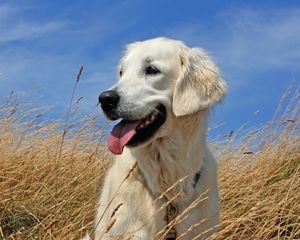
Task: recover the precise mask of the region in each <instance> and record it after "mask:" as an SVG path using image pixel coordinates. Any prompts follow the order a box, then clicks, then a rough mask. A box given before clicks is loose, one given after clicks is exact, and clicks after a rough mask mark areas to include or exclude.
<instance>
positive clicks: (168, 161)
mask: <svg viewBox="0 0 300 240" xmlns="http://www.w3.org/2000/svg"><path fill="white" fill-rule="evenodd" d="M225 92H226V83H225V82H224V80H223V79H222V78H221V76H220V74H219V70H218V68H217V66H216V65H215V64H214V62H213V61H212V59H211V58H210V57H209V56H208V55H207V54H206V53H205V52H204V51H203V50H202V49H199V48H188V47H187V46H186V45H185V44H183V43H182V42H180V41H176V40H172V39H167V38H155V39H151V40H147V41H143V42H136V43H133V44H130V45H128V46H127V50H126V53H125V56H124V57H123V58H122V59H121V63H120V67H119V81H118V82H117V84H116V85H114V86H113V87H111V88H110V89H109V90H107V91H105V92H103V93H102V94H101V95H100V97H99V101H100V103H101V107H102V109H103V111H104V113H105V114H106V116H107V117H108V118H109V119H111V120H117V119H121V121H120V122H119V123H118V124H117V125H116V126H115V127H114V128H113V130H112V132H111V133H110V135H109V138H108V148H109V149H110V151H111V152H113V153H114V154H117V155H118V156H117V157H116V158H115V159H114V161H113V163H112V167H111V168H110V169H109V171H108V173H107V176H106V178H105V180H104V185H103V189H102V194H101V197H100V200H99V206H98V209H97V215H96V220H95V229H96V231H95V239H97V240H99V239H105V240H106V239H144V240H147V239H148V240H153V239H170V240H171V239H181V240H191V239H206V238H208V237H209V236H211V235H212V234H213V233H214V232H215V230H216V226H217V225H218V222H219V203H218V201H219V198H218V186H217V175H216V163H215V160H214V158H213V156H212V154H211V153H210V151H209V149H208V147H207V140H206V132H207V121H208V116H209V112H210V108H211V107H212V106H214V105H215V104H216V103H218V102H219V101H220V100H221V99H222V98H223V96H224V95H225Z"/></svg>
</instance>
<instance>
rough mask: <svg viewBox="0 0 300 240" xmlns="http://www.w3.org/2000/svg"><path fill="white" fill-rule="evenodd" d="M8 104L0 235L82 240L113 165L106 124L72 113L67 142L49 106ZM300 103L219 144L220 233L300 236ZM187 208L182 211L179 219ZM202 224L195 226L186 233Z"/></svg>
mask: <svg viewBox="0 0 300 240" xmlns="http://www.w3.org/2000/svg"><path fill="white" fill-rule="evenodd" d="M81 72H82V70H81ZM78 75H79V78H80V75H81V73H80V74H78ZM77 79H78V78H77ZM77 82H78V81H77ZM282 101H284V100H282ZM1 102H2V103H0V192H1V194H0V239H78V238H79V237H80V236H83V235H84V234H85V232H86V231H90V232H91V229H92V226H93V218H94V211H95V207H96V199H97V198H98V195H99V187H100V185H101V178H102V176H103V175H104V174H105V171H106V169H107V167H108V165H109V155H108V154H107V151H106V150H105V147H103V144H102V137H103V126H97V120H96V118H93V117H88V118H85V119H81V120H80V121H79V120H78V119H75V118H74V119H73V115H72V112H71V111H70V119H69V120H68V124H67V128H66V129H67V131H66V133H65V136H64V140H63V145H61V141H62V135H61V130H62V129H64V123H59V122H56V123H47V122H43V121H42V120H41V119H42V118H43V115H44V112H43V111H41V110H40V109H38V110H36V109H33V108H32V107H29V108H26V106H24V105H23V104H22V103H20V102H19V100H18V98H17V97H16V95H15V93H12V94H11V95H10V96H9V97H8V98H7V99H4V100H2V101H1ZM280 104H281V105H283V106H284V104H283V103H280ZM299 108H300V104H299V91H296V93H295V95H294V98H293V99H292V101H291V102H290V104H289V105H287V107H286V110H285V111H282V110H280V109H278V110H277V111H276V116H274V118H273V119H272V121H271V122H269V123H267V124H265V125H262V126H259V127H257V128H255V129H254V128H253V129H250V130H249V132H248V133H246V131H245V130H243V129H240V132H239V131H235V132H232V133H230V134H229V135H230V137H228V136H229V135H228V136H226V139H225V140H224V141H222V145H220V142H218V143H217V144H216V146H217V148H218V152H219V155H220V160H219V183H220V197H221V218H222V222H221V226H220V227H219V232H218V233H217V234H216V235H215V236H214V237H213V239H299V238H300V204H299V202H300V188H299V186H300V134H299V133H300V132H299V130H300V126H299V123H300V115H299V112H300V111H299V110H300V109H299ZM279 116H280V118H279ZM73 124H74V127H71V128H69V126H70V125H73ZM95 129H97V130H95ZM60 148H61V149H60ZM57 156H60V157H59V165H57V161H56V160H57ZM57 168H58V169H57ZM133 170H134V166H133V169H131V170H129V172H128V175H127V176H126V177H125V179H124V181H125V180H126V179H127V178H128V177H130V174H131V172H132V171H133ZM57 175H58V177H57ZM176 184H177V183H175V185H176ZM120 187H121V186H120ZM178 196H179V195H178ZM203 197H205V196H202V199H203ZM201 201H202V200H200V199H198V201H196V202H195V204H201ZM166 205H167V203H166V204H165V205H163V206H162V207H161V208H160V209H158V211H164V208H165V207H166ZM194 206H195V205H194V204H192V205H191V206H190V207H189V209H186V211H190V210H192V208H193V207H194ZM120 207H121V205H119V206H118V208H116V210H115V212H117V211H118V209H119V208H120ZM186 214H187V212H181V213H180V217H178V219H176V221H174V222H173V223H172V224H176V223H178V221H183V220H184V218H185V217H186ZM113 219H115V221H118V220H117V219H116V218H114V216H112V220H113ZM114 224H115V223H113V224H112V225H111V227H113V225H114ZM200 224H202V223H196V224H194V225H193V226H188V227H187V232H186V233H183V234H182V235H181V236H179V238H182V237H184V235H185V234H187V233H188V232H189V231H192V230H193V228H195V227H197V226H198V225H200ZM168 227H169V226H168ZM132 234H133V233H124V235H123V238H122V236H119V239H126V238H130V236H131V235H132ZM117 239H118V238H117ZM195 239H197V237H196V238H195Z"/></svg>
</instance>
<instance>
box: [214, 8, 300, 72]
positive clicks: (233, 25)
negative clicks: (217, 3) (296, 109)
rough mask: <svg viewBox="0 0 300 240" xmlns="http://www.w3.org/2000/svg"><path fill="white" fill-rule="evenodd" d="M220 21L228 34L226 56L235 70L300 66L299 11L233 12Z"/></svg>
mask: <svg viewBox="0 0 300 240" xmlns="http://www.w3.org/2000/svg"><path fill="white" fill-rule="evenodd" d="M218 17H219V18H220V20H222V21H224V23H225V25H226V28H227V29H228V30H229V32H228V34H229V37H228V39H227V43H226V45H225V48H224V53H223V54H224V55H227V56H228V54H230V59H231V61H232V64H234V65H235V66H239V67H248V68H249V67H250V68H252V67H255V68H265V67H279V68H283V67H286V66H289V67H299V66H300V44H299V42H300V28H299V22H300V9H294V8H293V9H282V10H275V11H268V10H264V11H262V10H254V9H230V10H227V11H223V12H222V13H220V14H219V15H218ZM245 63H246V64H245Z"/></svg>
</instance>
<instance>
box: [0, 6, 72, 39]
mask: <svg viewBox="0 0 300 240" xmlns="http://www.w3.org/2000/svg"><path fill="white" fill-rule="evenodd" d="M24 10H26V9H25V8H23V7H21V6H17V5H9V4H5V5H4V4H3V5H0V32H1V35H0V43H8V42H11V41H16V40H28V39H32V38H36V37H39V36H42V35H44V34H46V33H49V32H53V31H56V30H60V29H62V28H63V27H65V26H66V23H65V22H60V21H46V22H40V23H36V22H30V21H27V20H24V19H20V16H19V15H20V14H22V11H24Z"/></svg>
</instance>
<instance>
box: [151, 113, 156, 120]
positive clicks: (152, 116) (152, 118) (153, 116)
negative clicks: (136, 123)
mask: <svg viewBox="0 0 300 240" xmlns="http://www.w3.org/2000/svg"><path fill="white" fill-rule="evenodd" d="M155 118H156V115H154V114H152V115H151V118H150V120H151V122H153V121H154V120H155Z"/></svg>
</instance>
